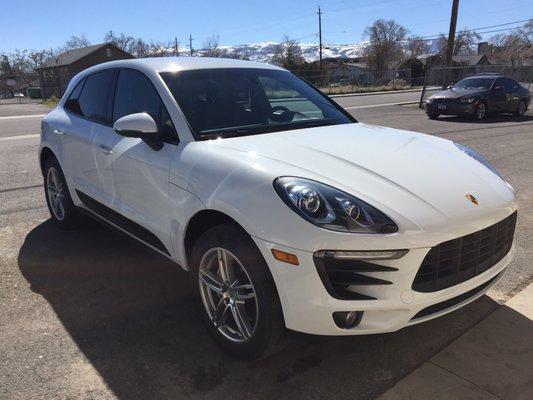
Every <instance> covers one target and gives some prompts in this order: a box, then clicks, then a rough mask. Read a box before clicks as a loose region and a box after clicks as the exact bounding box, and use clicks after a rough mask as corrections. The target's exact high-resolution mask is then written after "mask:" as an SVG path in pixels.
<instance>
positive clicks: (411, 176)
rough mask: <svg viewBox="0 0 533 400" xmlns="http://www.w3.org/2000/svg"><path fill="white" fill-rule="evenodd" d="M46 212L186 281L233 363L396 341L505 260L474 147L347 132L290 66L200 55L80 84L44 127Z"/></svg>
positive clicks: (488, 178) (76, 81)
mask: <svg viewBox="0 0 533 400" xmlns="http://www.w3.org/2000/svg"><path fill="white" fill-rule="evenodd" d="M39 161H40V165H41V168H42V171H43V176H44V187H45V193H46V200H47V203H48V207H49V209H50V213H51V215H52V219H53V220H54V221H55V222H56V223H57V225H59V226H60V227H62V228H72V227H75V226H77V225H79V223H80V221H82V218H80V216H81V215H82V214H88V215H90V216H92V217H94V218H96V219H98V220H100V221H102V222H105V223H107V224H108V225H111V226H112V227H114V228H116V229H119V230H120V231H122V232H124V233H126V234H128V235H130V236H131V237H133V238H135V239H137V240H139V241H140V242H142V243H144V244H145V245H146V246H148V247H150V248H152V249H153V250H155V251H157V252H159V253H161V254H163V255H165V256H166V257H168V258H170V259H172V260H173V261H175V262H176V263H177V264H178V265H179V266H181V267H182V268H184V269H185V270H188V271H189V272H190V273H189V275H190V280H191V284H192V286H193V288H194V292H195V295H196V296H197V300H198V303H199V307H200V310H201V316H202V318H203V320H204V322H205V323H206V326H207V329H208V330H209V331H210V333H211V334H212V336H213V337H214V338H215V339H216V340H217V341H218V342H219V343H220V344H221V345H222V346H223V347H224V348H226V349H227V350H230V351H231V352H232V353H234V354H237V355H242V356H247V357H257V356H259V355H261V354H264V353H265V352H267V351H271V350H272V349H273V348H274V347H275V345H276V344H277V343H278V341H279V338H280V337H282V336H283V332H284V330H285V328H288V329H291V330H294V331H300V332H306V333H311V334H320V335H356V334H369V333H381V332H391V331H396V330H398V329H401V328H404V327H406V326H409V325H412V324H416V323H419V322H423V321H427V320H429V319H432V318H435V317H438V316H440V315H443V314H446V313H448V312H450V311H452V310H455V309H457V308H459V307H461V306H463V305H465V304H467V303H468V302H470V301H472V300H474V299H476V298H478V297H480V296H481V295H482V294H483V293H485V292H486V291H487V290H488V288H489V287H490V286H491V285H492V284H494V283H495V282H496V281H497V280H498V278H499V277H500V276H501V274H502V272H503V270H504V269H505V268H506V266H507V265H508V264H509V262H510V259H511V256H512V251H511V248H512V243H513V233H514V227H515V223H516V209H517V204H516V199H515V194H514V190H513V189H512V187H511V186H510V185H509V184H508V183H506V182H505V180H503V179H502V177H501V176H500V175H499V174H498V172H497V171H496V170H495V169H494V168H493V167H492V166H491V165H490V163H489V162H488V161H487V160H486V159H485V158H484V157H483V156H481V155H479V154H478V153H476V152H475V151H474V150H472V149H469V148H467V147H465V146H462V145H460V144H457V143H453V142H451V141H448V140H444V139H440V138H437V137H433V136H428V135H424V134H419V133H414V132H406V131H400V130H395V129H391V128H385V127H381V126H372V125H366V124H363V123H358V122H357V121H356V120H355V119H354V118H353V117H352V116H350V115H349V114H348V113H347V112H346V111H344V110H343V109H342V108H341V107H340V106H338V105H337V104H336V103H334V102H333V101H332V100H331V99H330V98H328V97H327V96H325V95H324V94H322V93H321V92H320V91H318V90H317V89H315V88H314V87H312V86H311V85H309V84H308V83H306V82H305V81H304V80H302V79H300V78H298V77H297V76H295V75H293V74H291V73H290V72H288V71H286V70H284V69H281V68H278V67H274V66H271V65H267V64H260V63H254V62H249V61H238V60H227V59H208V58H157V59H138V60H124V61H113V62H108V63H104V64H100V65H97V66H95V67H92V68H89V69H87V70H85V71H83V72H81V73H80V74H78V75H76V76H75V77H74V78H73V79H72V80H71V82H70V84H69V87H68V89H67V91H66V93H65V95H64V96H63V98H62V99H61V101H60V103H59V105H58V106H57V107H56V108H55V109H54V110H53V111H51V112H50V113H49V114H48V115H47V116H46V117H45V118H44V119H43V121H42V133H41V145H40V148H39Z"/></svg>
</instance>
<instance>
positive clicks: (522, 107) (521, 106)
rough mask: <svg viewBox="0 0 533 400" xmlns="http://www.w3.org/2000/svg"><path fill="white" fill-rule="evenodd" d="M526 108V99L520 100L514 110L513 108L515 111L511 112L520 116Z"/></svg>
mask: <svg viewBox="0 0 533 400" xmlns="http://www.w3.org/2000/svg"><path fill="white" fill-rule="evenodd" d="M526 109H527V103H526V101H525V100H520V103H518V106H517V107H516V110H515V112H514V113H513V114H514V115H516V116H518V117H521V116H522V115H524V114H525V112H526Z"/></svg>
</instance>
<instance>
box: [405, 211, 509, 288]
mask: <svg viewBox="0 0 533 400" xmlns="http://www.w3.org/2000/svg"><path fill="white" fill-rule="evenodd" d="M515 225H516V212H514V213H513V214H511V215H510V216H509V217H507V218H505V219H504V220H502V221H500V222H498V223H497V224H494V225H492V226H489V227H488V228H485V229H483V230H481V231H478V232H474V233H472V234H470V235H466V236H463V237H460V238H457V239H453V240H449V241H447V242H444V243H441V244H439V245H438V246H435V247H433V248H432V249H431V250H430V251H429V253H428V254H427V255H426V257H425V258H424V261H422V265H421V266H420V269H419V270H418V272H417V274H416V277H415V280H414V282H413V285H412V288H413V290H415V291H417V292H424V293H429V292H435V291H437V290H442V289H446V288H449V287H451V286H454V285H457V284H459V283H462V282H464V281H467V280H468V279H471V278H473V277H474V276H476V275H479V274H481V273H483V272H485V271H486V270H488V269H489V268H491V267H492V266H494V265H495V264H496V263H498V261H500V260H501V259H502V258H503V257H505V255H506V254H507V253H508V252H509V250H511V245H512V244H513V235H514V229H515Z"/></svg>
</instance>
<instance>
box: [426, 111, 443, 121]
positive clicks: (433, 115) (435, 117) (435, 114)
mask: <svg viewBox="0 0 533 400" xmlns="http://www.w3.org/2000/svg"><path fill="white" fill-rule="evenodd" d="M427 116H428V118H429V119H437V118H439V116H440V114H439V113H435V112H428V113H427Z"/></svg>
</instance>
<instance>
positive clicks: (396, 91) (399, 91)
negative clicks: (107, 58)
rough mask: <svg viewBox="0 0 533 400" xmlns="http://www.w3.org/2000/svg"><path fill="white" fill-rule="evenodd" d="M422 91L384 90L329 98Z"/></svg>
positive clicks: (417, 90) (332, 95) (336, 95)
mask: <svg viewBox="0 0 533 400" xmlns="http://www.w3.org/2000/svg"><path fill="white" fill-rule="evenodd" d="M421 91H422V89H405V90H382V91H380V92H365V93H343V94H331V95H328V96H329V97H333V98H335V97H355V96H375V95H379V94H395V93H412V92H421Z"/></svg>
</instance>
